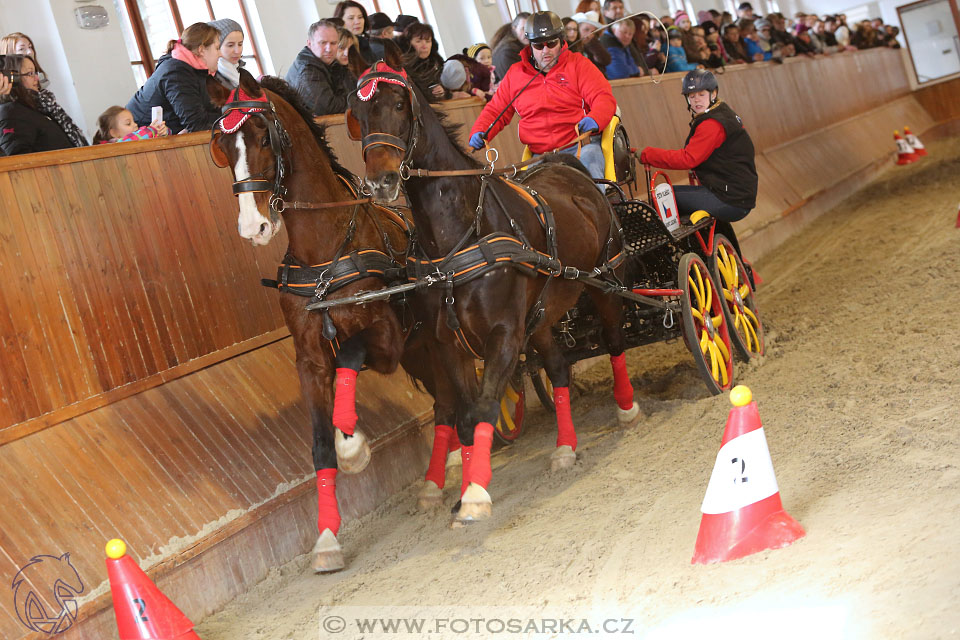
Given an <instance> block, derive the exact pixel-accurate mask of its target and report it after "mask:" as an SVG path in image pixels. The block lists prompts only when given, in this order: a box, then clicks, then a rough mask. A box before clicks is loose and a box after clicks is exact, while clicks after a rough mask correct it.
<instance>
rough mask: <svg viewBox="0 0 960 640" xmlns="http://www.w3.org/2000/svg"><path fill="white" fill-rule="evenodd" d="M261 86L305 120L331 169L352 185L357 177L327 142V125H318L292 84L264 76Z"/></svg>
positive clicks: (281, 79)
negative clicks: (341, 161)
mask: <svg viewBox="0 0 960 640" xmlns="http://www.w3.org/2000/svg"><path fill="white" fill-rule="evenodd" d="M260 86H261V87H263V88H264V89H267V90H268V91H271V92H273V93H275V94H277V95H278V96H279V97H280V98H281V99H282V100H284V101H285V102H287V103H288V104H289V105H290V106H291V107H293V109H294V110H295V111H296V112H297V113H298V114H299V115H300V117H301V118H303V121H304V122H305V123H306V125H307V127H309V129H310V133H312V134H313V137H314V139H315V140H316V141H317V144H318V145H319V146H320V150H321V151H323V152H324V153H325V154H327V157H328V158H329V161H330V168H331V169H333V172H334V173H336V174H339V175H341V176H343V177H345V178H347V179H349V180H350V181H351V183H352V182H353V179H354V178H355V177H356V176H354V175H353V174H352V173H351V172H350V171H349V170H348V169H347V168H346V167H344V166H343V165H342V164H340V161H339V160H338V159H337V154H336V153H334V151H333V148H332V147H331V146H330V143H329V142H328V141H327V127H326V125H323V124H318V123H317V122H316V120H314V119H313V113H312V112H311V111H310V109H308V108H307V105H306V104H304V102H303V98H301V97H300V94H299V93H298V92H297V90H296V89H294V88H293V87H292V86H290V83H288V82H287V81H286V80H284V79H283V78H278V77H276V76H263V77H262V78H260Z"/></svg>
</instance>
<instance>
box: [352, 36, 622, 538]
mask: <svg viewBox="0 0 960 640" xmlns="http://www.w3.org/2000/svg"><path fill="white" fill-rule="evenodd" d="M399 65H400V60H399V59H398V58H397V57H396V56H394V55H393V52H390V51H388V52H387V59H386V60H385V61H383V62H379V63H377V64H375V65H374V67H373V68H372V70H371V73H368V74H366V75H364V76H363V77H362V78H361V80H360V83H359V88H358V91H357V92H356V93H355V94H354V95H352V96H351V100H350V109H349V110H348V111H347V126H348V128H349V129H350V133H351V137H354V138H355V139H362V140H363V154H364V161H365V164H366V178H365V181H366V184H367V186H368V188H369V189H370V190H371V192H372V193H373V195H374V197H375V198H377V199H378V200H379V201H382V202H389V201H393V200H394V199H395V198H396V197H397V196H398V195H399V191H400V189H401V187H403V188H404V189H405V192H406V195H407V198H408V199H409V201H410V205H411V208H412V214H413V217H414V221H415V223H416V226H417V232H418V234H419V238H420V243H421V245H422V247H423V250H424V252H425V253H426V254H427V256H429V258H430V259H432V260H433V263H432V264H433V265H437V264H450V263H448V262H441V259H443V258H445V257H452V256H454V255H461V254H459V253H458V252H461V251H462V250H463V249H464V248H466V247H469V245H471V244H474V243H478V240H480V239H481V238H484V237H490V234H494V235H496V234H497V233H500V234H507V235H511V236H517V237H522V238H525V239H527V240H528V241H529V243H530V245H531V246H532V247H533V248H535V249H536V250H538V251H539V252H540V253H541V254H543V255H547V254H549V253H551V245H552V244H554V243H553V242H552V240H553V235H552V234H553V233H554V231H555V239H556V242H555V248H554V250H553V251H555V253H556V258H557V259H559V262H560V263H561V264H562V265H563V266H565V267H575V268H576V269H579V270H582V271H587V272H589V271H590V270H592V269H593V268H594V267H597V266H600V265H601V264H602V263H604V262H605V260H606V259H608V258H609V257H612V256H613V255H614V254H616V253H618V252H619V238H617V237H616V235H617V234H611V229H612V227H613V218H612V215H611V211H610V206H609V204H608V203H607V201H606V199H605V198H604V196H603V195H602V194H601V193H600V192H599V190H598V189H597V187H596V186H595V185H594V183H593V181H592V180H591V179H590V177H589V176H588V175H587V174H586V173H585V172H584V171H583V170H582V169H580V168H577V167H575V166H571V164H569V163H567V162H566V161H565V160H564V159H563V158H562V157H560V156H557V157H556V159H557V160H559V162H550V163H547V164H546V166H545V167H543V168H540V169H539V170H537V171H531V172H530V173H531V174H532V175H531V176H530V177H529V179H527V180H526V181H525V184H526V186H528V187H531V188H532V189H533V191H534V192H535V193H534V195H535V194H536V193H539V194H541V195H543V196H546V199H547V200H548V203H549V207H550V208H551V209H552V214H553V217H554V218H555V221H556V224H555V226H554V227H552V229H553V230H551V231H550V232H549V233H548V232H547V231H546V230H545V228H549V227H551V225H550V224H546V223H545V218H544V217H543V215H542V213H539V212H538V211H537V210H535V208H534V206H533V204H532V203H531V200H532V197H531V195H530V194H529V193H528V194H526V195H525V194H523V193H520V191H519V190H518V189H516V188H514V187H512V186H510V185H509V184H508V183H507V182H506V181H504V180H502V179H500V178H481V177H480V176H479V175H467V176H429V175H428V176H424V175H423V174H422V173H421V174H419V175H418V172H417V170H418V169H424V170H428V171H429V170H441V171H443V170H447V171H452V170H461V169H462V170H476V169H478V168H480V164H479V163H478V162H476V161H475V160H473V159H472V158H471V157H470V156H468V155H467V154H466V153H464V151H463V150H462V149H461V148H460V146H459V145H458V144H457V142H456V134H457V132H456V131H455V130H454V129H452V128H449V127H446V126H445V125H444V123H443V121H442V118H441V116H439V115H438V114H437V113H436V112H435V111H434V110H433V109H432V108H431V107H430V106H429V105H428V104H427V102H426V100H425V98H424V97H423V95H422V94H421V93H420V92H419V91H418V90H417V88H416V86H415V85H414V84H413V83H412V82H410V81H408V79H407V78H406V74H405V73H404V72H403V71H396V69H400V68H401V67H400V66H399ZM573 164H575V165H579V163H577V162H576V161H574V163H573ZM479 244H482V242H480V243H479ZM479 244H478V246H479ZM486 265H487V267H488V269H487V270H486V272H485V273H484V275H483V276H481V277H478V278H476V279H473V280H470V281H467V282H465V283H463V284H456V286H455V287H454V286H453V284H450V283H449V282H448V283H447V284H448V286H437V287H431V288H429V289H426V290H425V292H424V293H418V294H417V297H418V299H419V300H418V302H419V303H421V304H422V305H423V306H424V307H425V312H424V314H423V315H424V317H425V318H427V322H428V324H429V325H430V327H431V330H432V331H433V332H434V336H435V338H436V339H437V341H438V343H439V344H440V345H441V346H440V347H438V349H441V348H442V355H441V357H442V363H443V364H448V365H449V364H451V363H457V362H461V361H462V360H464V359H468V360H471V359H472V356H471V355H468V354H467V352H466V351H467V350H470V352H471V353H475V354H476V355H477V356H480V357H482V358H483V359H484V361H485V363H484V372H483V380H482V382H481V388H480V395H479V398H476V399H475V394H471V391H470V385H471V381H470V380H468V379H465V377H464V376H462V375H460V373H459V372H460V371H462V370H463V367H462V366H461V365H456V366H453V367H450V368H449V369H448V371H447V373H448V375H449V376H450V378H451V380H453V382H454V384H455V385H457V392H458V396H459V398H460V405H459V407H458V423H457V428H458V433H459V436H460V441H461V443H463V452H464V454H463V455H464V460H463V473H464V476H465V479H467V480H468V486H467V487H466V490H465V491H464V492H463V494H462V496H461V505H460V510H459V513H458V514H457V519H458V520H459V521H461V522H470V521H473V520H477V519H482V518H486V517H488V516H489V514H490V511H491V500H490V496H489V494H488V493H487V491H486V489H487V486H488V483H489V481H490V479H491V468H490V445H491V441H492V431H493V427H492V426H491V425H492V424H493V423H495V422H496V419H497V411H498V407H499V405H498V402H499V399H500V397H501V396H502V394H503V391H504V386H505V385H506V383H507V378H508V376H509V375H510V374H511V373H512V372H513V370H514V368H515V366H516V365H517V361H518V358H519V355H520V353H521V351H522V350H523V349H524V348H525V345H526V341H527V339H528V338H529V340H530V343H531V344H532V345H533V347H534V348H535V349H536V350H537V352H538V353H539V354H540V356H541V357H542V358H543V361H544V367H545V369H546V371H547V374H548V376H549V377H550V381H551V382H552V383H553V387H554V401H555V403H556V410H557V430H558V437H557V449H556V450H555V451H554V453H553V454H552V456H551V466H553V467H554V468H558V467H559V468H563V467H567V466H571V465H572V464H573V463H574V461H575V459H576V453H575V450H576V444H577V438H576V432H575V430H574V427H573V421H572V418H571V413H570V400H569V389H568V386H569V380H570V372H569V365H568V363H567V362H566V360H565V358H564V355H563V353H562V351H561V350H560V348H559V347H558V345H557V344H556V343H555V342H554V339H553V336H552V333H551V327H552V325H553V324H554V323H555V322H556V321H558V320H559V319H560V318H561V317H563V315H564V314H565V313H566V312H567V311H568V310H569V309H570V308H571V307H573V306H574V304H576V302H577V299H578V298H579V296H580V294H581V292H582V291H583V290H584V285H583V283H582V282H580V281H578V280H576V279H567V278H564V277H555V276H556V275H558V273H557V272H554V273H552V274H549V275H548V274H545V272H544V270H543V269H538V270H533V271H532V272H531V270H527V271H526V272H521V271H520V270H518V269H517V268H515V267H513V266H497V265H496V264H493V263H492V262H489V261H488V262H487V263H486ZM437 269H438V270H439V267H437ZM464 269H466V267H464ZM450 273H451V274H453V271H451V272H450ZM436 275H437V276H438V277H439V276H440V275H443V274H442V273H441V274H436ZM453 282H454V283H456V282H457V281H456V278H454V280H453ZM590 295H591V297H592V299H593V302H594V304H595V305H596V308H597V310H598V312H599V315H600V317H601V319H602V335H603V338H604V340H605V341H606V344H607V348H608V349H609V353H610V354H611V362H612V365H613V368H614V378H615V384H614V389H615V393H614V395H615V398H616V400H617V404H618V408H619V413H618V415H620V416H621V417H622V419H623V421H624V422H626V421H630V420H632V419H633V418H634V417H635V416H636V414H637V412H638V411H639V408H638V407H637V405H636V403H635V402H634V401H633V387H632V386H631V384H630V380H629V377H628V375H627V371H626V366H625V363H624V346H625V342H624V338H623V333H622V328H621V316H622V305H621V302H620V299H619V298H617V297H615V296H610V295H606V294H602V293H599V292H598V291H597V290H593V289H591V290H590Z"/></svg>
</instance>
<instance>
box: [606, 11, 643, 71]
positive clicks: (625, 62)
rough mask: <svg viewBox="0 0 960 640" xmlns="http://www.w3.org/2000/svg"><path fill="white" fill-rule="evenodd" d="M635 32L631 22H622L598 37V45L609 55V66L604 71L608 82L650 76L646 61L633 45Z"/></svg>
mask: <svg viewBox="0 0 960 640" xmlns="http://www.w3.org/2000/svg"><path fill="white" fill-rule="evenodd" d="M610 31H612V32H613V33H610ZM635 32H636V27H635V26H634V24H633V21H632V20H624V21H623V22H618V23H616V24H615V25H613V26H612V27H610V29H609V31H608V32H607V33H604V34H603V35H602V36H600V44H602V45H603V46H604V47H606V48H607V51H608V52H609V53H610V64H608V65H607V67H606V69H605V70H604V73H605V74H606V76H607V79H608V80H618V79H620V78H636V77H638V76H648V75H650V71H649V70H648V69H647V63H646V61H645V60H644V59H643V56H642V55H640V52H639V51H638V50H637V46H636V45H635V44H633V34H634V33H635Z"/></svg>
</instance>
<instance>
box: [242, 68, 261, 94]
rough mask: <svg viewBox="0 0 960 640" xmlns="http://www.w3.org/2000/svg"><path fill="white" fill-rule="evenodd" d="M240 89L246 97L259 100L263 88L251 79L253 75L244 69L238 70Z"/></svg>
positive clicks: (255, 80) (254, 79)
mask: <svg viewBox="0 0 960 640" xmlns="http://www.w3.org/2000/svg"><path fill="white" fill-rule="evenodd" d="M240 88H241V89H243V92H244V93H246V94H247V95H248V96H252V97H254V98H259V97H260V96H262V95H263V87H261V86H260V83H259V82H257V79H256V78H254V77H253V74H252V73H250V72H249V71H247V70H246V69H240Z"/></svg>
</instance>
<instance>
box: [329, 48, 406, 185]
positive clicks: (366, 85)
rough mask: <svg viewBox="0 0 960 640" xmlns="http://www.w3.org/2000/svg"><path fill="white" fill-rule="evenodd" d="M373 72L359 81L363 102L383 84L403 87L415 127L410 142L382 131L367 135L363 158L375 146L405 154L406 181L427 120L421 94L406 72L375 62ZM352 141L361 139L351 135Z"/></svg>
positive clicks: (402, 165) (402, 171)
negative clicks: (422, 113) (421, 131)
mask: <svg viewBox="0 0 960 640" xmlns="http://www.w3.org/2000/svg"><path fill="white" fill-rule="evenodd" d="M381 68H385V69H387V70H386V71H380V70H379V69H381ZM370 69H371V70H370V71H369V72H367V73H366V74H364V75H362V76H361V77H360V80H359V82H357V98H359V99H360V100H362V101H363V102H367V101H369V100H372V99H373V96H374V94H376V92H377V85H378V84H379V83H380V82H387V83H390V84H395V85H399V86H401V87H403V88H404V89H406V90H407V95H408V96H409V98H410V111H411V112H412V113H413V125H412V126H411V127H410V132H409V133H408V134H407V139H406V140H404V139H403V138H401V137H399V136H395V135H393V134H391V133H383V132H379V131H374V132H371V133H368V134H367V135H365V136H363V138H362V139H361V145H362V154H363V159H364V161H366V159H367V151H368V150H369V149H372V148H374V147H393V148H394V149H397V150H398V151H400V153H402V154H403V160H401V161H400V178H401V179H402V180H406V179H407V178H409V177H410V161H411V159H412V157H413V151H414V149H415V148H416V146H417V141H418V140H419V139H420V130H421V128H422V127H423V121H422V118H421V115H420V101H419V100H418V99H417V94H416V93H415V92H414V90H413V87H412V86H411V84H410V81H409V78H408V77H407V72H406V71H399V72H398V71H395V70H394V69H392V68H391V67H390V66H389V65H387V63H386V62H384V61H382V60H378V61H377V62H375V63H374V65H373V66H372V67H371V68H370ZM347 117H348V119H349V118H351V117H352V114H351V111H350V110H349V109H348V110H347ZM351 138H353V139H355V140H356V139H357V138H356V137H354V136H353V135H351Z"/></svg>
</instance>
